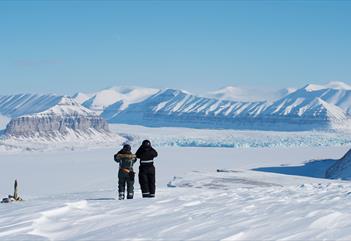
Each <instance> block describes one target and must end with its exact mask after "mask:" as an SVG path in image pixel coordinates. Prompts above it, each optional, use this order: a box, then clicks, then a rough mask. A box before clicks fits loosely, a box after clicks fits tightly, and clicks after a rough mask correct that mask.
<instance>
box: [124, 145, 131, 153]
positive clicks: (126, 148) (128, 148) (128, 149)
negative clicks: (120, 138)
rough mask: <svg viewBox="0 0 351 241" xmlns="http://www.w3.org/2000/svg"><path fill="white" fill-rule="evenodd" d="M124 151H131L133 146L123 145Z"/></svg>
mask: <svg viewBox="0 0 351 241" xmlns="http://www.w3.org/2000/svg"><path fill="white" fill-rule="evenodd" d="M123 150H125V151H131V150H132V148H131V146H130V145H129V144H124V145H123Z"/></svg>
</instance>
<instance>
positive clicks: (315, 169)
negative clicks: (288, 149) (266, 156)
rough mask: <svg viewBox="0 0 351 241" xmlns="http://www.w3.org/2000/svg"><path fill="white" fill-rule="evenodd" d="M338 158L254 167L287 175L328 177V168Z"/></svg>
mask: <svg viewBox="0 0 351 241" xmlns="http://www.w3.org/2000/svg"><path fill="white" fill-rule="evenodd" d="M335 162H336V160H332V159H327V160H313V161H309V162H306V163H305V164H304V165H301V166H283V165H282V166H279V167H260V168H255V169H252V170H254V171H260V172H273V173H279V174H285V175H294V176H306V177H315V178H326V171H327V169H328V168H329V167H330V166H331V165H333V164H334V163H335Z"/></svg>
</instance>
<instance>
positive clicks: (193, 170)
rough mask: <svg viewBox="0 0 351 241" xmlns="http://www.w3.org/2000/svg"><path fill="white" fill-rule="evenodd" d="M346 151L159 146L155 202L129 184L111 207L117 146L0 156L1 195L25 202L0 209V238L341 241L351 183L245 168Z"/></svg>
mask: <svg viewBox="0 0 351 241" xmlns="http://www.w3.org/2000/svg"><path fill="white" fill-rule="evenodd" d="M136 148H137V146H135V145H134V146H133V150H135V149H136ZM349 148H350V146H343V147H315V148H311V147H308V148H303V147H299V148H278V147H276V148H204V147H203V148H199V147H197V148H194V147H192V148H184V147H159V148H157V149H158V151H159V158H157V160H156V168H157V197H156V198H155V199H142V198H140V190H139V185H138V184H137V183H136V185H135V186H136V196H135V199H134V200H125V201H116V200H114V198H115V197H116V187H117V165H116V164H115V163H114V162H113V161H112V156H113V153H114V152H115V151H117V150H118V149H119V146H116V148H106V149H96V150H87V151H82V150H81V151H74V152H72V151H60V152H45V153H39V152H34V153H30V152H27V153H19V154H0V160H1V161H0V170H1V175H0V194H1V195H2V196H5V195H6V194H8V193H9V192H11V190H12V184H13V183H12V182H13V180H14V179H15V178H17V179H18V181H19V185H20V190H21V196H22V197H23V198H24V199H25V201H24V202H20V203H11V204H2V205H0V240H2V241H3V240H4V241H5V240H190V239H193V240H349V239H351V231H350V227H351V204H350V203H351V202H350V201H351V195H350V192H351V183H350V182H345V181H339V180H327V179H320V178H311V177H301V176H291V175H282V174H277V173H271V172H259V171H253V170H252V169H256V168H262V167H272V166H276V167H286V166H288V165H292V166H299V165H301V164H302V163H304V162H306V161H309V160H320V159H337V158H340V157H341V156H342V155H343V154H344V153H345V152H346V151H347V150H348V149H349ZM217 169H224V170H225V171H222V172H217V171H216V170H217ZM228 170H230V171H228ZM311 171H313V170H311Z"/></svg>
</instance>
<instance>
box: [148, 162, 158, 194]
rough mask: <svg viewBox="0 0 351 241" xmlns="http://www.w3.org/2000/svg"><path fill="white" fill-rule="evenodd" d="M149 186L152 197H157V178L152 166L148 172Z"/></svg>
mask: <svg viewBox="0 0 351 241" xmlns="http://www.w3.org/2000/svg"><path fill="white" fill-rule="evenodd" d="M147 177H148V184H149V190H150V197H155V191H156V184H155V182H156V178H155V177H156V176H155V167H154V166H151V167H150V168H149V170H148V175H147Z"/></svg>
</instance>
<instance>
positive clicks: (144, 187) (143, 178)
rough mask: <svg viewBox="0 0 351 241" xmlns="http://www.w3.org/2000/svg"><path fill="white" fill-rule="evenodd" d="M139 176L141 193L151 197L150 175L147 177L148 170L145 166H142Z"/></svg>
mask: <svg viewBox="0 0 351 241" xmlns="http://www.w3.org/2000/svg"><path fill="white" fill-rule="evenodd" d="M138 177H139V183H140V188H141V193H142V195H143V197H149V196H150V190H149V184H148V177H147V172H146V170H144V168H143V167H140V169H139V174H138Z"/></svg>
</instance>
